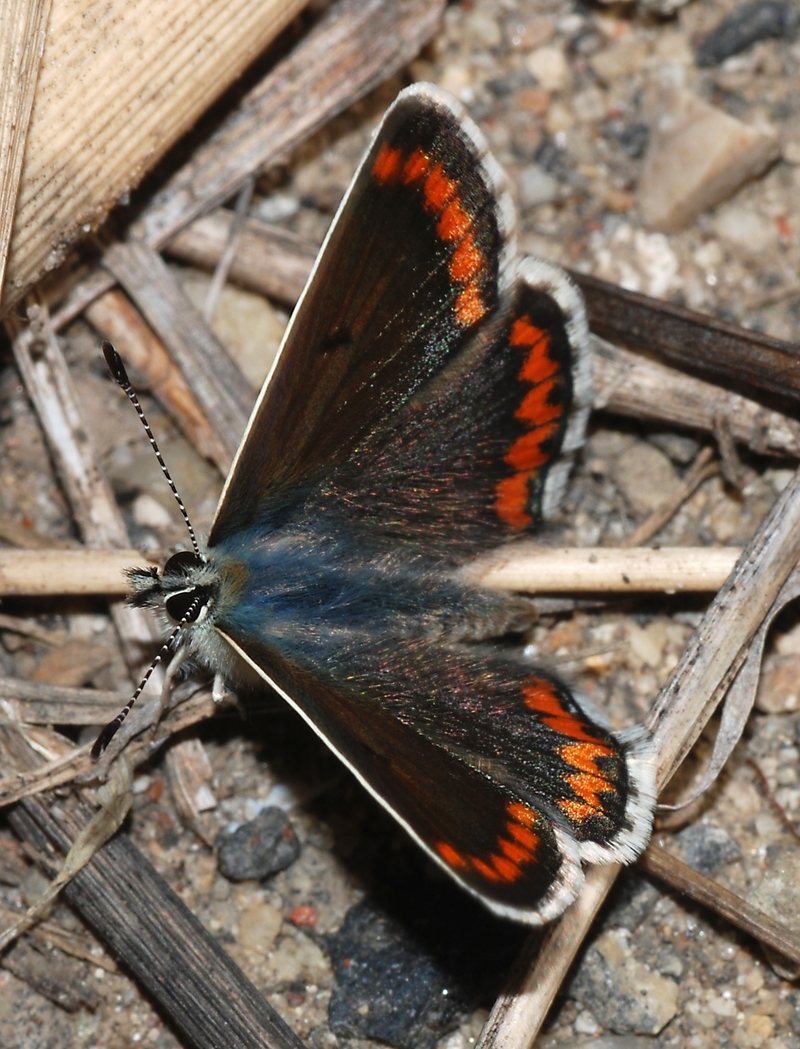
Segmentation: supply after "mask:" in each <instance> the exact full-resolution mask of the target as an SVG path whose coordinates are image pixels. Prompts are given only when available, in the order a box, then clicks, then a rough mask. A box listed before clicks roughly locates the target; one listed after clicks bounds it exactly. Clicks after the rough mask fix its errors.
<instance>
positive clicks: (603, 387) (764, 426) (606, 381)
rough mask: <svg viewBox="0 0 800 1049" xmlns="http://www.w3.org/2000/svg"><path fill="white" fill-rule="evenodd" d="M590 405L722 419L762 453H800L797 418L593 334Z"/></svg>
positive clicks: (698, 423)
mask: <svg viewBox="0 0 800 1049" xmlns="http://www.w3.org/2000/svg"><path fill="white" fill-rule="evenodd" d="M592 341H593V344H594V360H595V397H594V406H595V408H597V409H605V410H606V411H609V412H614V413H616V414H618V415H627V416H630V417H631V418H634V419H647V420H649V421H650V422H657V423H662V424H664V425H666V426H673V427H674V426H678V427H683V428H686V429H690V430H704V431H705V432H706V433H715V432H716V430H717V427H718V425H719V420H720V419H723V420H724V421H725V425H726V426H727V427H728V428H729V430H730V434H731V436H732V437H733V439H734V440H735V441H736V442H737V443H739V444H744V445H747V446H748V447H749V448H751V449H752V450H753V451H754V452H757V453H759V454H761V455H763V454H766V453H771V454H772V455H790V456H793V457H794V456H797V455H798V454H800V424H798V423H797V421H796V420H794V419H792V418H790V417H789V416H788V415H782V414H781V413H780V412H776V411H770V410H769V409H767V408H764V407H763V406H762V405H760V404H758V403H757V402H756V401H752V400H750V399H749V398H747V397H742V396H741V395H740V394H738V393H731V392H730V391H729V390H724V389H723V388H722V387H721V386H715V385H713V384H712V383H710V382H706V381H705V380H703V379H695V378H694V377H693V376H691V375H686V374H685V373H684V372H680V371H677V370H676V369H675V368H668V367H667V366H666V365H664V364H657V363H656V362H655V361H651V360H648V359H647V358H645V357H639V356H637V355H636V354H634V353H630V352H629V351H628V350H623V349H620V347H619V346H614V345H612V344H611V343H609V342H606V341H605V340H604V339H601V338H599V337H598V336H596V335H595V336H594V337H593V340H592Z"/></svg>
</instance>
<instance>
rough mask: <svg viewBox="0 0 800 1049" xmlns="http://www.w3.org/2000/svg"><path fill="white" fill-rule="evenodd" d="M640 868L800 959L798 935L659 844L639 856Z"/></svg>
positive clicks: (757, 937)
mask: <svg viewBox="0 0 800 1049" xmlns="http://www.w3.org/2000/svg"><path fill="white" fill-rule="evenodd" d="M638 866H639V867H641V868H642V870H645V871H647V873H648V874H652V875H653V876H654V877H655V878H658V879H659V880H660V881H663V882H664V883H665V884H667V885H669V886H670V888H673V889H677V890H678V892H682V893H684V894H685V895H686V896H688V897H689V899H690V900H694V902H695V903H699V904H700V905H701V906H703V907H707V908H708V909H709V910H711V911H713V912H714V913H715V914H718V915H720V917H721V918H725V919H726V921H729V922H730V923H731V925H734V926H735V927H736V928H737V929H741V930H742V932H746V933H748V934H749V935H750V936H753V937H755V939H757V940H759V941H760V942H761V943H763V944H766V946H767V947H772V948H773V949H774V950H776V951H778V953H779V954H782V955H783V956H784V958H788V959H790V960H791V961H793V962H800V936H798V935H797V934H795V933H793V932H792V931H791V929H788V928H787V927H786V926H785V925H783V924H782V923H781V922H778V921H775V919H774V918H770V916H769V915H768V914H765V913H764V911H762V910H759V908H758V907H753V905H752V904H750V903H748V902H747V900H744V899H742V897H741V896H737V895H736V893H733V892H731V891H730V889H726V888H724V887H723V886H722V885H720V884H719V883H718V882H716V881H714V879H713V878H709V877H707V876H706V875H705V874H701V873H700V872H699V871H696V870H695V869H694V868H693V867H690V866H689V865H688V863H684V862H683V861H682V860H680V859H678V858H677V856H673V855H672V854H671V853H669V852H667V850H666V849H664V848H662V847H661V846H660V845H656V844H654V843H651V844H650V845H648V847H647V848H646V849H645V851H644V852H643V853H642V855H641V856H640V857H639V860H638Z"/></svg>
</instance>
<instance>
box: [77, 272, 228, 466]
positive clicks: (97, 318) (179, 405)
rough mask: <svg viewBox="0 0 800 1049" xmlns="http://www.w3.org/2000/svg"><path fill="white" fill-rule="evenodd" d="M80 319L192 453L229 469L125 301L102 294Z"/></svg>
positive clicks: (188, 395) (165, 358)
mask: <svg viewBox="0 0 800 1049" xmlns="http://www.w3.org/2000/svg"><path fill="white" fill-rule="evenodd" d="M86 317H87V319H88V320H89V322H90V323H91V324H92V325H93V326H94V327H95V328H96V329H97V330H98V331H99V332H100V334H101V335H102V336H103V338H105V339H108V340H109V341H110V342H112V343H113V344H114V346H115V347H116V349H117V351H118V352H119V355H120V356H121V357H122V358H123V360H124V361H125V362H126V364H129V365H131V366H133V367H134V368H136V369H137V370H138V371H139V372H141V373H142V375H143V376H144V379H145V382H146V383H147V385H148V387H149V388H150V390H151V391H152V392H153V394H154V395H155V396H156V397H157V398H158V399H159V401H160V402H161V404H162V405H163V406H164V408H165V409H166V410H167V412H169V414H170V415H171V416H172V418H173V419H174V420H175V421H176V422H177V424H178V426H180V428H181V430H182V431H183V432H184V433H185V434H186V436H187V437H188V439H189V440H190V441H191V442H192V444H193V445H194V446H195V448H197V450H198V452H200V454H201V455H204V456H205V457H206V458H208V459H210V460H211V461H212V462H213V463H215V464H216V466H217V467H218V468H219V470H220V472H222V473H225V472H226V471H227V468H228V465H229V463H230V455H229V453H228V451H227V450H226V449H225V446H224V445H223V443H222V442H221V441H220V439H219V437H217V435H216V433H215V432H214V430H213V428H212V426H211V424H210V423H209V421H208V419H207V418H206V416H205V415H204V414H203V412H202V410H201V408H200V405H199V404H198V403H197V400H196V398H195V396H194V394H193V393H192V391H191V390H190V389H189V386H188V385H187V383H186V380H185V379H184V377H183V375H182V374H181V371H180V368H178V367H177V365H175V364H174V363H173V362H172V359H171V358H170V356H169V354H168V353H167V351H166V349H165V347H164V344H163V343H162V342H161V340H160V339H158V338H156V336H155V334H154V332H153V330H152V328H150V327H149V326H148V325H147V324H145V322H144V320H143V319H142V317H141V315H140V314H139V312H138V311H137V310H136V309H135V307H134V306H133V304H132V303H131V301H130V299H128V297H127V296H126V295H124V294H123V293H122V292H121V291H119V290H117V289H114V290H112V291H107V292H106V293H105V295H101V296H100V297H99V298H97V299H95V301H94V302H92V303H90V305H89V306H88V307H87V309H86Z"/></svg>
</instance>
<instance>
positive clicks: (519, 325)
mask: <svg viewBox="0 0 800 1049" xmlns="http://www.w3.org/2000/svg"><path fill="white" fill-rule="evenodd" d="M547 338H548V335H547V332H546V331H544V330H543V329H542V328H537V327H536V325H535V324H531V322H530V320H529V318H528V317H517V319H516V320H515V321H514V323H513V324H512V325H511V333H510V335H509V338H508V341H509V343H510V344H511V345H512V346H535V345H536V344H537V343H539V342H541V340H542V339H547Z"/></svg>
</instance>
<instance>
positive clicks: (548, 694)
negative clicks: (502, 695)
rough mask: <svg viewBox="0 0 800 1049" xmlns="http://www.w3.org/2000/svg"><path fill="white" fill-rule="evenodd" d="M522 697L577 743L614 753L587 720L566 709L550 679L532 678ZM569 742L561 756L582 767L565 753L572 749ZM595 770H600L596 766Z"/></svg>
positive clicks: (541, 716)
mask: <svg viewBox="0 0 800 1049" xmlns="http://www.w3.org/2000/svg"><path fill="white" fill-rule="evenodd" d="M522 699H523V702H524V703H525V706H526V707H528V709H529V710H532V711H533V712H534V713H535V714H538V715H539V717H540V718H541V719H542V721H543V722H544V723H545V724H546V725H547V726H548V727H549V728H552V729H554V730H555V731H556V732H560V733H561V734H562V735H564V736H567V738H568V739H572V740H575V742H576V743H591V744H593V745H594V746H596V747H597V748H598V754H599V752H600V751H602V752H603V753H604V754H605V755H609V754H611V753H612V751H611V748H610V747H608V746H605V745H604V744H602V743H600V742H599V741H598V739H597V737H596V736H594V735H592V734H591V733H590V731H589V729H588V726H587V724H586V722H585V721H583V720H582V719H581V718H579V717H577V716H576V715H575V714H572V713H570V711H568V710H565V709H564V707H563V705H562V702H561V699H560V697H559V695H558V693H557V692H556V691H555V689H554V688H553V686H552V685H551V684H550V682H549V681H545V680H544V678H531V679H530V680H529V681H528V682H526V683H525V684H524V685H523V686H522ZM571 749H572V748H571V746H570V745H569V744H568V745H566V746H564V747H562V748H561V749H560V751H559V754H560V755H561V757H562V758H563V759H564V760H565V761H566V762H567V763H568V764H570V765H572V767H573V768H580V767H581V766H578V765H576V764H575V763H574V762H573V761H572V760H570V758H569V757H567V755H566V754H565V753H564V752H565V751H568V750H571ZM593 771H598V770H597V769H596V768H594V769H593Z"/></svg>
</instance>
